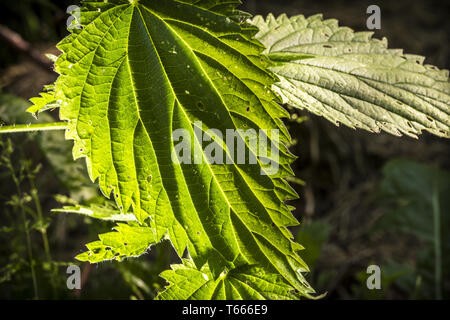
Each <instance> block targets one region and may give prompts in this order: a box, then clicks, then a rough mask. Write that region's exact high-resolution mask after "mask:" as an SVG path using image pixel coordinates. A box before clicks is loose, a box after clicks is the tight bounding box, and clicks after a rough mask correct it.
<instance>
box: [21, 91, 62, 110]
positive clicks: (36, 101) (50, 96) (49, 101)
mask: <svg viewBox="0 0 450 320" xmlns="http://www.w3.org/2000/svg"><path fill="white" fill-rule="evenodd" d="M30 101H31V103H33V105H32V106H31V107H29V108H28V109H27V112H30V113H32V114H34V115H37V114H39V113H41V112H44V111H47V110H50V109H55V108H59V107H60V104H59V103H58V101H56V98H55V92H54V91H48V92H42V93H41V94H40V97H36V98H31V99H30Z"/></svg>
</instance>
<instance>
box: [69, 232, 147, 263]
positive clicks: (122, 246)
mask: <svg viewBox="0 0 450 320" xmlns="http://www.w3.org/2000/svg"><path fill="white" fill-rule="evenodd" d="M114 230H116V231H117V232H109V233H104V234H100V235H99V238H100V240H99V241H95V242H91V243H89V244H88V245H87V248H88V249H89V251H87V252H84V253H82V254H80V255H78V256H77V257H76V258H77V259H78V260H80V261H89V262H91V263H96V262H102V261H105V260H117V261H122V260H123V259H125V258H129V257H139V256H140V255H142V254H144V253H145V252H146V251H147V249H148V248H149V247H150V246H151V245H153V244H155V243H156V241H155V239H156V235H155V234H154V233H153V230H152V229H151V228H149V227H141V226H138V225H128V224H122V223H121V224H118V225H117V226H116V227H115V228H114Z"/></svg>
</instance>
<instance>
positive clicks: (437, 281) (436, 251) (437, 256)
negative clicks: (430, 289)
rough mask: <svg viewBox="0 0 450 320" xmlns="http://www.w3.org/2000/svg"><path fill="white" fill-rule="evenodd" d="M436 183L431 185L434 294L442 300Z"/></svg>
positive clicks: (439, 219)
mask: <svg viewBox="0 0 450 320" xmlns="http://www.w3.org/2000/svg"><path fill="white" fill-rule="evenodd" d="M437 189H438V188H437V186H436V183H435V184H434V185H433V197H432V199H431V205H432V208H433V222H434V255H435V260H434V261H435V271H434V274H435V276H434V280H435V294H436V299H438V300H442V286H441V283H442V248H441V212H440V208H439V192H438V190H437Z"/></svg>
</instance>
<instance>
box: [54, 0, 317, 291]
mask: <svg viewBox="0 0 450 320" xmlns="http://www.w3.org/2000/svg"><path fill="white" fill-rule="evenodd" d="M237 3H238V2H237V1H223V0H222V1H218V0H217V1H213V0H210V1H193V0H189V1H174V0H141V1H121V0H113V1H108V2H104V1H86V2H84V5H83V9H82V14H81V22H82V28H80V29H74V31H73V34H72V35H71V36H69V37H68V38H66V39H65V40H63V41H62V42H61V43H60V44H59V46H58V47H59V48H60V49H61V50H62V51H63V54H62V55H61V56H60V57H59V58H58V60H57V62H56V70H57V71H58V73H60V75H61V76H60V77H59V78H58V80H57V82H56V88H55V91H56V100H57V101H59V102H60V103H61V108H60V117H61V119H62V120H66V121H68V129H67V132H66V137H67V138H68V139H73V140H74V141H75V147H74V149H73V153H74V157H75V158H85V159H86V162H87V167H88V171H89V175H90V177H91V179H92V180H93V181H98V183H99V186H100V189H101V190H102V192H103V193H104V194H105V196H107V197H114V199H115V201H116V203H117V206H118V208H119V210H120V211H121V212H122V213H128V212H133V213H134V215H135V216H136V217H137V219H138V221H139V222H140V223H141V224H142V225H144V226H148V227H149V230H150V229H151V230H152V235H154V239H153V238H152V241H155V242H158V241H160V240H161V239H162V238H163V237H167V238H168V239H170V241H171V243H172V244H173V246H174V247H175V249H176V251H177V252H178V254H179V255H180V256H182V255H183V253H184V251H185V249H186V248H187V249H188V250H189V254H190V256H191V257H192V259H193V261H194V262H195V264H196V267H197V268H200V267H201V266H203V265H205V264H206V263H207V264H208V265H209V268H210V270H211V272H212V273H213V275H214V276H215V277H218V276H219V275H220V274H221V273H222V272H223V271H224V270H225V269H228V270H232V269H234V268H236V267H239V266H243V265H249V264H258V265H259V266H261V267H263V268H265V269H266V270H267V272H270V273H278V274H280V275H282V276H283V277H284V279H286V280H287V281H288V282H289V283H290V284H291V285H292V286H294V287H295V288H296V289H297V290H299V291H300V292H302V293H304V294H305V295H306V294H307V293H309V292H313V290H312V289H310V288H309V286H308V285H307V284H306V283H305V281H304V279H303V276H302V274H301V272H304V271H307V266H306V265H305V264H304V263H303V261H302V260H301V259H300V257H299V256H298V255H297V253H296V251H297V250H299V249H301V248H302V247H301V246H300V245H298V244H297V243H295V242H293V241H292V235H291V234H290V232H289V230H288V229H287V228H286V227H287V226H291V225H296V224H297V221H296V219H295V218H294V217H293V216H292V214H291V212H290V211H291V207H289V206H288V205H286V204H285V201H286V200H288V199H293V198H295V197H296V194H295V192H294V191H293V189H292V188H291V187H290V186H289V185H288V184H287V182H286V181H285V179H284V178H285V177H286V176H289V175H291V174H292V171H291V169H290V167H289V166H290V163H291V162H292V161H293V159H294V157H293V156H292V155H291V154H290V153H289V151H288V150H287V148H286V147H285V144H286V143H289V141H290V137H289V134H288V133H287V130H286V128H285V126H284V125H283V123H282V121H281V120H280V118H281V117H284V116H286V115H287V113H286V111H284V110H283V109H282V108H281V107H280V106H279V105H278V104H277V103H276V101H275V100H276V99H277V97H276V96H275V95H274V93H273V92H272V91H271V86H272V84H273V83H274V79H275V78H274V76H273V75H272V74H271V73H268V71H266V66H267V65H268V62H267V61H266V59H264V58H262V56H261V55H260V53H261V51H262V46H261V44H260V43H258V42H256V41H255V40H252V37H253V36H254V34H255V32H256V31H255V28H254V27H253V26H250V25H247V24H245V23H242V22H241V21H242V20H243V18H244V17H245V15H244V14H242V13H240V12H239V11H236V10H235V9H234V8H235V7H236V5H237ZM200 122H201V123H202V125H200V124H199V123H200ZM177 129H186V130H187V131H188V132H189V133H190V134H191V136H193V135H194V129H195V131H200V132H203V134H204V135H206V136H207V137H208V138H210V137H209V136H210V135H212V133H211V131H208V130H209V129H217V130H219V131H220V132H221V133H222V134H224V135H225V134H226V130H227V129H243V130H246V129H254V130H257V131H259V130H260V129H263V130H269V131H267V132H268V135H269V143H268V144H269V146H268V148H269V150H268V156H267V158H270V160H272V161H273V164H274V166H273V167H276V166H279V170H278V171H277V173H276V174H273V175H267V173H269V169H270V168H268V167H267V166H265V165H263V164H262V160H263V158H261V157H258V162H257V164H248V163H249V162H248V161H246V163H247V164H236V163H235V162H232V163H230V164H208V162H207V159H206V156H205V154H202V153H200V155H201V160H202V161H201V163H200V164H176V163H174V162H173V161H172V159H171V157H172V154H173V150H174V142H173V141H172V133H173V132H174V130H177ZM271 130H278V132H279V140H280V145H279V159H276V157H275V152H272V151H277V150H278V148H276V147H275V148H272V147H271V142H275V140H276V135H275V134H272V132H271ZM240 137H241V138H242V135H240ZM215 141H216V142H215V143H216V144H217V146H218V148H219V149H222V151H224V152H226V154H227V155H230V156H231V157H234V155H231V153H232V151H231V149H230V148H228V147H227V146H226V145H225V143H224V141H223V140H222V139H220V138H216V140H215ZM200 143H201V141H199V140H198V139H195V138H194V139H193V140H192V142H191V143H190V145H191V147H192V148H193V149H196V148H197V149H198V148H199V147H201V146H204V144H203V145H201V144H200ZM210 143H211V142H208V143H207V144H210ZM247 147H248V148H247V149H250V150H246V158H247V160H248V158H249V157H250V154H251V155H255V154H256V153H257V150H255V148H254V146H253V145H251V144H250V143H248V142H247ZM191 160H192V163H197V162H194V160H198V158H195V159H194V155H192V156H191ZM262 173H265V174H262Z"/></svg>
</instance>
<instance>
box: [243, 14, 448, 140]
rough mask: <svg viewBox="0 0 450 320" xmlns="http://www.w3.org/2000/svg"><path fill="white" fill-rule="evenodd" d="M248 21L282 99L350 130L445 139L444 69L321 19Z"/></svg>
mask: <svg viewBox="0 0 450 320" xmlns="http://www.w3.org/2000/svg"><path fill="white" fill-rule="evenodd" d="M251 23H252V24H254V25H256V26H258V27H259V29H260V31H259V33H258V34H257V35H256V36H255V38H256V39H258V40H259V41H261V42H262V43H263V44H264V45H265V46H266V48H267V49H266V50H265V51H264V53H265V54H266V55H267V56H268V57H269V58H270V59H272V60H274V61H278V62H279V63H278V64H277V65H276V66H274V67H272V68H271V70H272V71H273V72H274V73H275V74H276V75H278V76H279V77H280V82H278V83H277V84H276V85H275V86H274V90H275V91H277V92H278V93H279V94H280V95H281V96H282V97H283V100H284V102H286V103H289V104H291V105H292V106H294V107H298V108H301V109H307V110H309V111H311V112H313V113H315V114H317V115H321V116H324V117H325V118H327V119H328V120H330V121H331V122H333V123H335V124H337V125H338V124H339V123H342V124H345V125H347V126H349V127H351V128H355V127H357V128H362V129H365V130H368V131H372V132H379V131H380V130H384V131H386V132H389V133H391V134H394V135H402V134H406V135H409V136H412V137H417V135H418V134H420V133H421V132H422V130H426V131H429V132H431V133H433V134H435V135H438V136H442V137H449V136H450V130H449V126H450V117H449V114H450V110H449V105H450V83H449V80H448V76H449V72H448V70H438V69H437V68H436V67H434V66H431V65H423V61H424V57H421V56H417V55H409V54H403V51H402V50H394V49H388V47H387V40H386V39H385V38H384V39H383V40H378V39H373V38H372V34H373V33H372V32H353V30H351V29H350V28H346V27H339V26H338V22H337V21H336V20H334V19H330V20H323V19H322V15H315V16H311V17H309V18H305V17H304V16H302V15H300V16H295V17H291V18H288V17H287V16H286V15H281V16H280V17H278V18H277V19H275V17H274V16H273V15H269V16H268V17H267V19H266V20H264V18H263V17H261V16H257V17H255V18H253V20H252V21H251Z"/></svg>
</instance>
